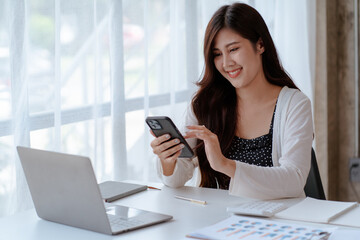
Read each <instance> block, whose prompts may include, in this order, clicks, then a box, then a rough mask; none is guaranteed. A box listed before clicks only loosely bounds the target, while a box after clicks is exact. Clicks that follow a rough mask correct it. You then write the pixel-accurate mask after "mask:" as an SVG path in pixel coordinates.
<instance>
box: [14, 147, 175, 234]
mask: <svg viewBox="0 0 360 240" xmlns="http://www.w3.org/2000/svg"><path fill="white" fill-rule="evenodd" d="M17 151H18V154H19V157H20V161H21V164H22V167H23V170H24V173H25V177H26V180H27V183H28V185H29V189H30V193H31V197H32V199H33V202H34V206H35V209H36V212H37V215H38V216H39V217H40V218H42V219H45V220H48V221H52V222H56V223H61V224H65V225H69V226H73V227H78V228H83V229H87V230H92V231H95V232H100V233H105V234H110V235H114V234H118V233H123V232H127V231H130V230H134V229H137V228H141V227H146V226H150V225H153V224H156V223H160V222H165V221H168V220H170V219H172V216H169V215H166V214H160V213H155V212H149V211H144V210H140V209H135V208H130V207H125V206H119V205H115V206H110V207H108V208H105V205H104V204H105V202H104V201H103V199H102V196H101V193H100V189H99V186H98V184H97V181H96V177H95V174H94V171H93V168H92V165H91V161H90V159H89V158H88V157H83V156H77V155H70V154H63V153H57V152H50V151H43V150H37V149H31V148H26V147H20V146H18V147H17Z"/></svg>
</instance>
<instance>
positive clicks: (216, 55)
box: [213, 53, 221, 57]
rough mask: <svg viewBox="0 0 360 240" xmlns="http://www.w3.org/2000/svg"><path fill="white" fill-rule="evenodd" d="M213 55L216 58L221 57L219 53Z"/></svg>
mask: <svg viewBox="0 0 360 240" xmlns="http://www.w3.org/2000/svg"><path fill="white" fill-rule="evenodd" d="M213 54H214V57H218V56H220V55H221V53H213Z"/></svg>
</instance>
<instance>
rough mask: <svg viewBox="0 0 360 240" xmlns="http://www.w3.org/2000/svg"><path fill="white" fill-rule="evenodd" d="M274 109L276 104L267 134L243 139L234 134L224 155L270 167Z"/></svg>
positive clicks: (271, 163)
mask: <svg viewBox="0 0 360 240" xmlns="http://www.w3.org/2000/svg"><path fill="white" fill-rule="evenodd" d="M275 110H276V105H275V109H274V113H273V117H272V119H271V124H270V130H269V133H268V134H266V135H263V136H260V137H257V138H254V139H243V138H240V137H237V136H235V137H234V139H233V140H232V143H231V146H230V150H229V151H228V153H227V154H225V156H226V157H227V158H230V159H232V160H237V161H241V162H244V163H248V164H252V165H257V166H263V167H272V166H273V161H272V136H273V122H274V116H275Z"/></svg>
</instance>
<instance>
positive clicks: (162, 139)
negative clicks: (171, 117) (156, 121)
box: [150, 134, 170, 148]
mask: <svg viewBox="0 0 360 240" xmlns="http://www.w3.org/2000/svg"><path fill="white" fill-rule="evenodd" d="M169 139H170V134H164V135H161V136H160V137H157V138H155V139H154V140H153V141H151V143H150V146H151V147H152V148H154V147H156V146H159V145H160V144H162V143H163V142H166V141H168V140H169Z"/></svg>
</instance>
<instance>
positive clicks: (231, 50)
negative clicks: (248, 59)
mask: <svg viewBox="0 0 360 240" xmlns="http://www.w3.org/2000/svg"><path fill="white" fill-rule="evenodd" d="M238 49H239V48H238V47H237V48H232V49H230V52H235V51H236V50H238Z"/></svg>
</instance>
